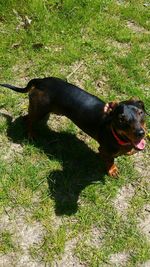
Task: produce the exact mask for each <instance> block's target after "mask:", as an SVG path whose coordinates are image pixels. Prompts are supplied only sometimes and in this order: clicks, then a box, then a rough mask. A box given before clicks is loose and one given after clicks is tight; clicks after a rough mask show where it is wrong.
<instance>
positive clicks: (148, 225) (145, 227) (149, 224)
mask: <svg viewBox="0 0 150 267" xmlns="http://www.w3.org/2000/svg"><path fill="white" fill-rule="evenodd" d="M141 213H142V217H140V218H139V219H138V220H139V228H140V230H141V232H142V233H143V234H145V236H146V238H147V239H148V240H149V241H150V204H149V205H148V204H147V205H145V206H144V207H143V211H142V212H141Z"/></svg>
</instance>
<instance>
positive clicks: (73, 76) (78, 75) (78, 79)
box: [67, 61, 90, 88]
mask: <svg viewBox="0 0 150 267" xmlns="http://www.w3.org/2000/svg"><path fill="white" fill-rule="evenodd" d="M67 80H68V82H70V83H73V84H75V85H76V86H79V87H80V88H84V87H85V82H86V81H87V80H90V76H89V75H88V71H87V66H86V63H85V62H84V61H76V62H75V63H73V64H72V65H71V66H70V70H69V74H68V75H67Z"/></svg>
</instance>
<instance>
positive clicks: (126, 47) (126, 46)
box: [108, 39, 131, 56]
mask: <svg viewBox="0 0 150 267" xmlns="http://www.w3.org/2000/svg"><path fill="white" fill-rule="evenodd" d="M108 44H109V45H111V46H113V47H114V48H116V51H115V54H116V55H118V54H119V55H121V56H126V55H127V54H128V53H129V52H130V50H131V44H130V43H120V42H118V41H116V40H113V39H109V40H108Z"/></svg>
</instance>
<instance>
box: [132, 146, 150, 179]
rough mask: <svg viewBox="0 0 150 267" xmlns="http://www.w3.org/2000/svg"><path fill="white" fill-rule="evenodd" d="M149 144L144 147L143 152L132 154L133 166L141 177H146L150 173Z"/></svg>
mask: <svg viewBox="0 0 150 267" xmlns="http://www.w3.org/2000/svg"><path fill="white" fill-rule="evenodd" d="M148 150H149V146H148V147H147V148H146V150H145V153H142V152H141V153H136V154H134V155H133V159H134V168H135V169H136V170H137V171H138V172H139V174H140V175H142V177H145V178H147V180H148V181H149V179H148V177H149V174H150V157H149V156H150V153H149V151H148Z"/></svg>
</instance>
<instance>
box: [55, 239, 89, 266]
mask: <svg viewBox="0 0 150 267" xmlns="http://www.w3.org/2000/svg"><path fill="white" fill-rule="evenodd" d="M77 241H78V240H77V239H76V238H74V239H72V240H69V241H68V242H66V246H65V251H64V254H63V255H62V259H61V260H58V261H55V262H54V264H53V267H84V266H85V265H83V264H81V263H80V261H79V259H78V258H77V257H76V256H75V255H74V249H75V247H76V244H77Z"/></svg>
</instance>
